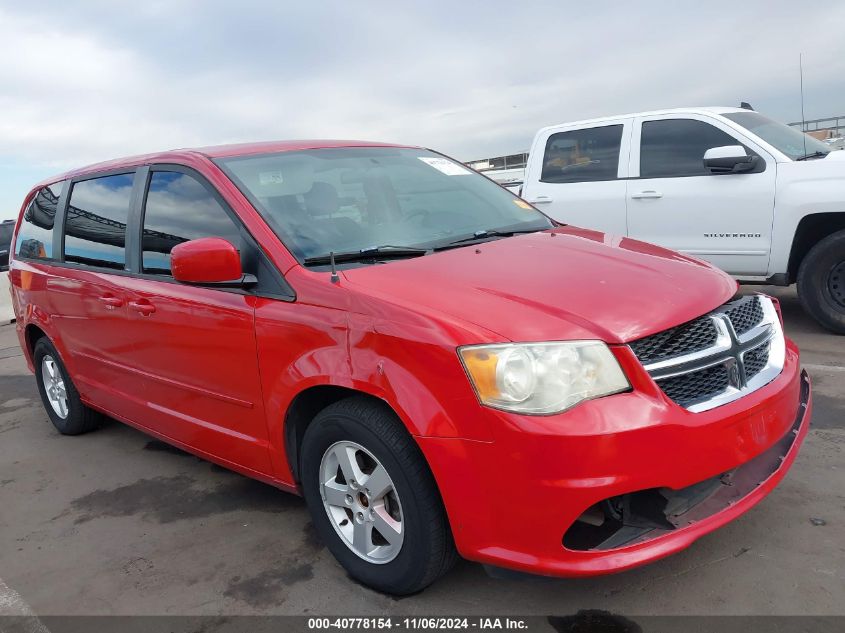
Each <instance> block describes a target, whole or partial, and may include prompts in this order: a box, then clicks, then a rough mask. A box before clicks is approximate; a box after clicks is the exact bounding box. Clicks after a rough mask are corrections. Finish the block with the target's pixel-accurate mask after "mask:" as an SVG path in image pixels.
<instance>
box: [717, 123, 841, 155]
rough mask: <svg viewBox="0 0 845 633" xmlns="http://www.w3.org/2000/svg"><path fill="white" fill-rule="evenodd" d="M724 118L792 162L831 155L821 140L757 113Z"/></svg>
mask: <svg viewBox="0 0 845 633" xmlns="http://www.w3.org/2000/svg"><path fill="white" fill-rule="evenodd" d="M722 116H724V117H725V118H726V119H730V120H731V121H733V122H734V123H738V124H739V125H741V126H742V127H744V128H745V129H746V130H748V131H749V132H751V133H752V134H756V135H757V136H759V137H760V138H761V139H763V140H764V141H766V142H767V143H768V144H769V145H771V146H772V147H774V148H776V149H778V150H780V151H781V152H783V153H784V154H786V155H787V156H789V157H790V158H791V159H792V160H801V159H802V158H804V157H818V158H823V157H825V156H827V155H828V154H829V153H830V148H829V147H828V146H827V145H825V144H824V143H822V142H821V141H820V140H818V139H815V138H813V137H812V136H810V135H809V134H804V133H803V132H801V131H800V130H796V129H795V128H794V127H789V126H788V125H784V124H783V123H778V122H777V121H772V120H771V119H770V118H768V117H765V116H763V115H762V114H759V113H757V112H750V111H749V112H730V113H728V114H724V115H722Z"/></svg>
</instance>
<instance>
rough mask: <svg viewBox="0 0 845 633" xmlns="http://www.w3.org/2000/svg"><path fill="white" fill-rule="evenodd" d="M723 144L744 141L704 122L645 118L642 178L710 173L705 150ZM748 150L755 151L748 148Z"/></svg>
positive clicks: (705, 174) (641, 154)
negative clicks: (705, 162) (705, 161)
mask: <svg viewBox="0 0 845 633" xmlns="http://www.w3.org/2000/svg"><path fill="white" fill-rule="evenodd" d="M724 145H742V143H740V142H739V141H738V140H737V139H735V138H734V137H733V136H731V135H730V134H727V133H726V132H723V131H722V130H720V129H718V128H716V127H713V126H712V125H710V124H709V123H705V122H704V121H697V120H695V119H663V120H661V121H646V122H644V123H643V128H642V134H641V140H640V177H641V178H677V177H679V176H711V175H713V174H711V172H710V171H708V170H707V169H705V168H704V152H706V151H707V150H708V149H710V148H711V147H721V146H724ZM745 151H747V152H749V153H753V152H750V151H749V150H748V148H746V150H745Z"/></svg>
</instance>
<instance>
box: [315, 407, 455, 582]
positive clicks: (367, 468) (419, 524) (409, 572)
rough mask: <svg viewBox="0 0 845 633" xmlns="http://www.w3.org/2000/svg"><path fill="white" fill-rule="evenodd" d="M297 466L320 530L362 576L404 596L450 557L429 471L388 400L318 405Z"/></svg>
mask: <svg viewBox="0 0 845 633" xmlns="http://www.w3.org/2000/svg"><path fill="white" fill-rule="evenodd" d="M301 473H302V493H303V496H304V497H305V502H306V504H307V505H308V509H309V510H310V512H311V517H312V519H313V521H314V527H315V528H316V530H317V533H318V534H319V536H320V538H321V540H322V541H323V542H324V543H325V544H326V546H327V547H328V548H329V550H330V551H331V553H332V554H334V556H335V558H336V559H337V560H338V562H339V563H340V564H341V565H342V566H343V567H344V568H345V569H346V571H347V572H348V573H349V574H350V575H351V576H352V577H353V578H355V579H356V580H358V581H359V582H361V583H363V584H365V585H368V586H369V587H372V588H373V589H376V590H378V591H382V592H384V593H390V594H394V595H400V596H401V595H407V594H411V593H415V592H418V591H420V590H422V589H424V588H425V587H426V586H428V585H429V584H431V583H432V582H434V581H435V580H436V579H437V578H439V577H440V576H442V575H443V574H445V573H446V572H447V571H448V570H449V569H450V568H451V567H452V565H453V564H454V563H455V560H456V559H457V552H456V551H455V545H454V543H453V541H452V533H451V530H450V528H449V522H448V520H447V518H446V512H445V509H444V508H443V502H442V501H441V499H440V493H439V491H438V490H437V484H436V483H435V481H434V477H433V476H432V474H431V471H430V470H429V468H428V464H427V463H426V461H425V459H424V458H423V455H422V452H421V451H420V449H419V447H418V446H417V444H416V442H414V439H413V438H412V437H411V436H410V434H409V433H408V431H407V430H406V429H405V426H404V425H403V424H402V423H401V421H399V419H398V418H397V417H396V415H395V414H394V413H393V412H392V411H391V410H390V409H389V408H388V407H387V406H384V405H382V404H380V403H378V402H373V401H372V400H370V399H368V398H362V397H357V396H353V397H350V398H347V399H345V400H341V401H339V402H336V403H334V404H332V405H329V406H328V407H327V408H325V409H323V411H321V412H320V413H319V414H317V416H316V417H315V418H314V420H313V421H312V422H311V424H309V425H308V428H307V429H306V431H305V436H304V437H303V439H302V471H301ZM358 530H361V533H360V535H359V533H358ZM380 532H384V534H381V533H380ZM359 536H360V539H359Z"/></svg>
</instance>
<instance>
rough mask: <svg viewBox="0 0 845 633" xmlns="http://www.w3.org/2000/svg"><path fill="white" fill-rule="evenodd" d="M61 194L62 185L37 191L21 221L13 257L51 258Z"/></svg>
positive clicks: (58, 184) (57, 184)
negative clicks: (54, 226)
mask: <svg viewBox="0 0 845 633" xmlns="http://www.w3.org/2000/svg"><path fill="white" fill-rule="evenodd" d="M61 193H62V183H60V182H58V183H56V184H54V185H48V186H47V187H44V188H42V189H39V190H38V193H36V194H35V197H34V198H33V199H32V202H30V203H29V206H28V207H27V208H26V211H24V213H23V218H22V219H21V228H20V230H19V231H18V239H17V241H16V243H15V256H16V257H22V258H29V259H52V258H53V225H54V224H55V221H56V208H57V207H58V204H59V196H60V195H61Z"/></svg>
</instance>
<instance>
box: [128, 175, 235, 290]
mask: <svg viewBox="0 0 845 633" xmlns="http://www.w3.org/2000/svg"><path fill="white" fill-rule="evenodd" d="M201 237H222V238H223V239H226V240H228V241H229V242H231V243H232V244H234V246H235V248H237V249H238V250H240V249H241V233H240V230H239V228H238V226H237V225H236V224H235V222H234V221H233V220H232V219H231V218H230V217H229V215H228V214H227V213H226V211H225V210H224V209H223V207H222V206H221V204H220V203H219V202H218V201H217V199H216V198H215V197H214V196H213V195H212V194H211V193H210V192H209V191H208V190H207V189H206V188H205V187H204V186H203V185H202V183H200V182H199V181H198V180H197V179H196V178H194V177H193V176H189V175H188V174H184V173H181V172H170V171H154V172H153V173H152V174H151V175H150V185H149V189H148V190H147V201H146V205H145V207H144V232H143V235H142V238H141V244H142V250H143V269H144V272H145V273H151V274H158V275H169V274H170V251H171V250H172V249H173V247H174V246H176V245H177V244H181V243H182V242H187V241H188V240H195V239H197V238H201Z"/></svg>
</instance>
